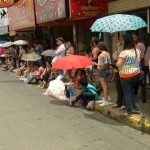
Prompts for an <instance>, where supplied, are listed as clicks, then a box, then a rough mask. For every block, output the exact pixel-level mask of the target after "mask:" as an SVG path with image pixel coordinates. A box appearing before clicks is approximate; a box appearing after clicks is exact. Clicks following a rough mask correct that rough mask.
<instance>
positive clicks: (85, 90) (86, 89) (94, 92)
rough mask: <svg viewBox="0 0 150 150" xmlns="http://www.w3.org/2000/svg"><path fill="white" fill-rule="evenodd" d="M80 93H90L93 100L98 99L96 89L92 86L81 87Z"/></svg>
mask: <svg viewBox="0 0 150 150" xmlns="http://www.w3.org/2000/svg"><path fill="white" fill-rule="evenodd" d="M81 92H82V93H84V92H90V93H92V94H93V95H94V96H95V100H98V99H99V97H98V94H97V89H96V88H95V86H93V85H92V84H88V85H87V87H83V88H82V89H81Z"/></svg>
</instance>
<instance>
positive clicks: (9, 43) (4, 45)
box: [1, 42, 14, 47]
mask: <svg viewBox="0 0 150 150" xmlns="http://www.w3.org/2000/svg"><path fill="white" fill-rule="evenodd" d="M13 44H14V42H6V43H4V44H2V45H1V47H9V46H11V45H13Z"/></svg>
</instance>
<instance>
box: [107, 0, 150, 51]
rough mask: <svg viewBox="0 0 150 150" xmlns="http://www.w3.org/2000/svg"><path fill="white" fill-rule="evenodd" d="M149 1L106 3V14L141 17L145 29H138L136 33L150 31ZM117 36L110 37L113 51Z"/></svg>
mask: <svg viewBox="0 0 150 150" xmlns="http://www.w3.org/2000/svg"><path fill="white" fill-rule="evenodd" d="M149 7H150V0H115V1H113V0H112V1H111V2H109V3H108V13H109V14H116V13H124V14H132V15H136V16H139V17H141V18H142V19H143V20H145V22H146V23H147V28H143V29H139V30H138V31H137V32H138V33H139V34H142V33H143V32H146V31H148V32H149V31H150V9H149ZM117 40H118V34H117V33H116V34H113V35H112V44H113V45H112V47H113V49H115V46H116V41H117Z"/></svg>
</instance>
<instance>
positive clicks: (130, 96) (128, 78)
mask: <svg viewBox="0 0 150 150" xmlns="http://www.w3.org/2000/svg"><path fill="white" fill-rule="evenodd" d="M122 44H123V51H122V52H121V53H120V55H119V58H118V61H117V63H116V65H117V67H118V68H119V75H120V81H121V85H122V89H123V93H124V96H125V102H126V107H127V113H125V114H124V115H130V114H133V113H140V112H139V109H140V108H139V105H138V104H137V102H136V98H135V95H134V87H135V84H136V83H137V81H138V79H139V74H140V66H139V63H140V52H139V50H138V49H136V48H135V44H134V40H133V37H132V35H130V34H124V35H123V39H122ZM135 109H136V110H135Z"/></svg>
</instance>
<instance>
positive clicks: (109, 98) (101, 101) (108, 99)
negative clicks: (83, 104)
mask: <svg viewBox="0 0 150 150" xmlns="http://www.w3.org/2000/svg"><path fill="white" fill-rule="evenodd" d="M101 99H102V100H99V101H97V102H98V103H99V104H101V103H103V102H104V101H105V100H104V97H102V98H101ZM107 101H108V102H109V101H111V97H110V96H108V98H107Z"/></svg>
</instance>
